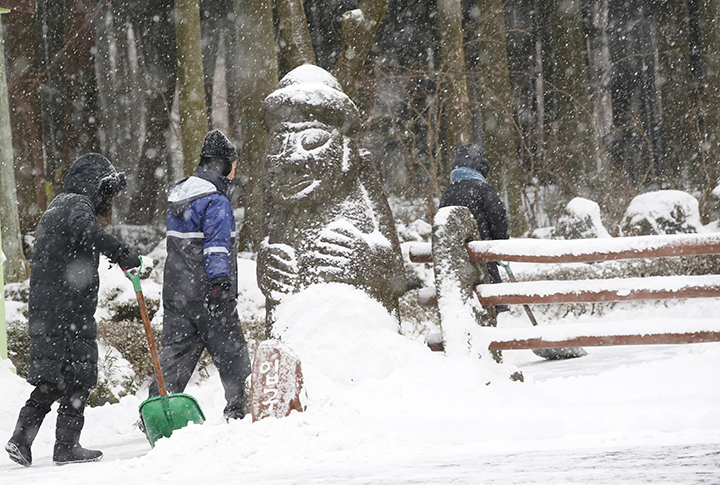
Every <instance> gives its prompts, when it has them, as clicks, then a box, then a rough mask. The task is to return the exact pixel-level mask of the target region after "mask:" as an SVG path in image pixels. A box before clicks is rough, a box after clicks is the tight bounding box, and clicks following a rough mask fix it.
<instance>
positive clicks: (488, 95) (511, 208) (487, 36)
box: [466, 0, 528, 237]
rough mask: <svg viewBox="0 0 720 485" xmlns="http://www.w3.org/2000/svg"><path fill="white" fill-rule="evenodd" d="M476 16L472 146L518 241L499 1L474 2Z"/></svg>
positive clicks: (522, 223) (521, 225) (521, 217)
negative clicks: (478, 146)
mask: <svg viewBox="0 0 720 485" xmlns="http://www.w3.org/2000/svg"><path fill="white" fill-rule="evenodd" d="M477 7H478V11H479V12H480V16H479V17H478V18H477V19H475V20H474V22H473V24H472V25H470V26H469V27H468V31H469V32H470V36H469V38H468V44H467V46H468V52H467V53H466V58H467V59H468V88H469V89H471V90H472V93H474V94H472V95H471V102H473V103H475V104H476V105H477V108H476V109H477V111H478V112H479V111H481V113H480V115H478V116H477V119H476V121H474V122H473V124H474V125H478V126H476V127H474V130H475V132H476V133H480V134H481V136H482V138H481V137H480V136H479V135H477V134H476V135H475V142H476V143H478V141H480V140H482V146H483V151H484V152H485V155H486V157H487V158H488V160H490V163H491V167H492V168H491V170H490V174H489V179H488V180H489V181H490V182H491V183H492V184H493V186H495V187H496V188H497V189H498V192H499V193H500V194H501V197H502V198H503V200H504V202H505V207H506V208H507V213H508V222H509V225H510V235H512V236H514V237H520V236H522V235H523V234H525V232H526V231H527V228H528V225H527V219H526V216H525V211H524V208H523V204H522V184H521V181H520V174H519V172H520V165H519V161H518V156H517V153H516V151H515V133H516V131H515V128H514V126H513V123H512V119H513V117H512V114H513V103H512V93H511V91H510V77H509V73H508V60H507V47H506V45H505V44H506V42H505V22H504V17H503V2H502V0H477Z"/></svg>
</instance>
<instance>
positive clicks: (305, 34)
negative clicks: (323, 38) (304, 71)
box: [276, 0, 317, 70]
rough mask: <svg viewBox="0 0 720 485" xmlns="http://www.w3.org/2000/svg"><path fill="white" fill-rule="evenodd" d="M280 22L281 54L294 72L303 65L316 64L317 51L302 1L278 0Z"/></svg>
mask: <svg viewBox="0 0 720 485" xmlns="http://www.w3.org/2000/svg"><path fill="white" fill-rule="evenodd" d="M276 5H277V12H278V19H279V21H280V29H279V33H280V52H281V54H282V56H283V57H284V58H285V60H286V61H287V63H288V69H289V70H293V69H295V68H296V67H298V66H301V65H303V64H316V63H317V62H316V60H315V51H314V50H313V45H312V40H310V30H309V29H308V24H307V19H306V18H305V9H304V8H303V3H302V1H301V0H277V1H276Z"/></svg>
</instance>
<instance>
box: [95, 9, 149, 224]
mask: <svg viewBox="0 0 720 485" xmlns="http://www.w3.org/2000/svg"><path fill="white" fill-rule="evenodd" d="M131 8H132V7H131V6H130V5H128V4H127V3H125V2H113V3H110V4H108V5H107V7H106V8H105V11H104V13H103V16H102V17H101V21H99V22H98V25H97V27H96V40H95V49H96V52H97V53H96V55H95V69H96V73H97V74H96V75H97V81H98V94H99V96H98V97H99V100H98V104H99V110H98V112H97V118H98V120H99V125H100V136H101V139H102V141H103V146H102V149H103V153H106V154H107V157H108V158H109V159H110V161H112V163H113V165H115V167H116V168H117V169H118V170H119V171H121V172H125V173H126V174H127V175H128V177H129V190H124V191H122V192H121V193H120V194H118V196H117V198H116V199H115V205H114V209H113V217H114V218H117V219H118V220H120V221H126V220H127V219H128V218H132V217H134V216H133V215H131V213H130V212H131V207H132V203H131V200H132V197H131V195H132V194H133V191H134V189H135V187H136V182H137V169H138V160H139V158H140V144H141V141H142V139H143V133H144V131H143V129H144V126H143V124H142V120H143V117H142V116H139V114H140V113H142V101H141V95H140V86H139V82H138V78H139V76H140V74H139V73H138V72H137V71H138V65H137V62H138V58H137V43H136V42H135V36H136V35H137V32H136V31H135V30H133V29H134V27H133V26H132V25H131V22H130V19H131V17H130V15H131V12H130V11H129V10H131Z"/></svg>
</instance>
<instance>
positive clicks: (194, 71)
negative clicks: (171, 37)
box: [175, 0, 208, 176]
mask: <svg viewBox="0 0 720 485" xmlns="http://www.w3.org/2000/svg"><path fill="white" fill-rule="evenodd" d="M175 29H176V42H177V56H178V93H179V96H178V98H179V103H180V105H179V107H180V129H181V131H182V151H183V167H184V173H185V176H190V175H192V172H193V170H194V169H195V167H196V166H197V163H198V160H199V157H200V150H201V149H202V144H203V139H204V138H205V135H206V134H207V127H208V116H207V107H206V106H205V87H204V75H203V62H202V47H201V46H202V41H201V37H202V36H201V31H200V6H199V0H175Z"/></svg>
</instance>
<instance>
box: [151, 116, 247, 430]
mask: <svg viewBox="0 0 720 485" xmlns="http://www.w3.org/2000/svg"><path fill="white" fill-rule="evenodd" d="M236 167H237V151H236V150H235V145H233V144H232V143H231V142H230V140H228V139H227V137H226V136H225V135H224V134H223V133H222V132H220V131H219V130H213V131H211V132H209V133H208V134H207V135H206V136H205V141H204V142H203V147H202V151H201V153H200V163H199V164H198V166H197V167H196V168H195V172H194V173H193V175H192V176H191V177H188V178H186V179H184V180H181V181H180V182H178V183H177V184H175V185H174V186H173V187H172V188H171V189H170V192H169V194H168V207H169V208H168V212H167V260H166V262H165V272H164V280H163V281H164V282H163V308H164V314H163V333H162V338H161V343H162V347H163V349H162V353H161V355H160V364H161V367H162V370H163V375H164V377H165V384H166V386H167V390H168V392H169V393H178V392H183V391H184V389H185V386H186V385H187V383H188V381H189V380H190V377H191V375H192V373H193V371H194V370H195V366H196V365H197V363H198V360H199V359H200V355H201V354H202V351H203V350H204V349H207V350H208V352H209V353H210V356H211V357H212V359H213V363H214V364H215V367H216V368H217V369H218V373H219V374H220V380H221V381H222V384H223V387H224V389H225V399H226V401H227V405H226V407H225V410H224V413H223V414H224V417H225V419H226V420H230V419H242V418H243V417H244V402H245V395H244V394H245V379H246V378H247V377H248V375H249V374H250V358H249V356H248V350H247V343H246V342H245V336H244V335H243V331H242V327H241V325H240V319H239V317H238V313H237V247H236V246H237V244H236V239H235V237H236V233H235V215H234V213H233V210H232V206H231V204H230V200H231V199H232V196H233V193H234V191H235V188H236V187H237V186H236V184H235V183H234V182H233V181H232V179H233V178H234V176H235V170H236ZM158 395H159V392H158V386H157V382H153V384H152V385H151V386H150V396H151V397H152V396H158Z"/></svg>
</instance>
